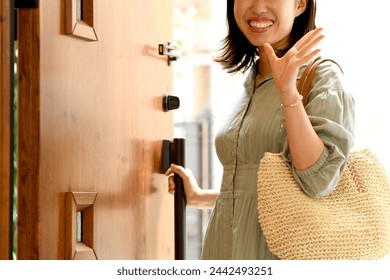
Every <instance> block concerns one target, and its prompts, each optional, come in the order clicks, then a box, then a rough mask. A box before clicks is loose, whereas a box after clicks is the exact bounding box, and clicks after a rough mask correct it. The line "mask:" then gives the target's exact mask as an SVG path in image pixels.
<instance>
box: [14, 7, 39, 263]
mask: <svg viewBox="0 0 390 280" xmlns="http://www.w3.org/2000/svg"><path fill="white" fill-rule="evenodd" d="M39 12H40V10H39V8H28V9H18V23H17V26H18V61H19V62H22V61H28V63H19V65H18V95H19V96H18V123H19V124H22V125H19V126H18V213H23V215H18V229H17V230H18V234H17V241H18V246H17V257H18V259H20V260H24V259H28V260H37V259H39V244H40V238H39V229H40V227H39V191H40V190H39V186H40V185H39V160H40V158H39V151H40V142H39V140H40V139H39V131H40V114H39V111H40V110H39V108H40V102H39V101H40V67H39V66H40V26H39V22H40V21H39ZM32 201H34V202H35V203H31V202H32Z"/></svg>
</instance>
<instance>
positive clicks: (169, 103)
mask: <svg viewBox="0 0 390 280" xmlns="http://www.w3.org/2000/svg"><path fill="white" fill-rule="evenodd" d="M179 107H180V99H179V97H177V96H173V95H165V96H164V97H163V110H164V112H168V111H170V110H176V109H178V108H179Z"/></svg>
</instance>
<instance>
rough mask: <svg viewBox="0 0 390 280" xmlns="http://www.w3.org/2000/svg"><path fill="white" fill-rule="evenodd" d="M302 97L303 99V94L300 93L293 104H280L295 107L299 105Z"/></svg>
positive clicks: (283, 106)
mask: <svg viewBox="0 0 390 280" xmlns="http://www.w3.org/2000/svg"><path fill="white" fill-rule="evenodd" d="M302 99H303V96H302V95H298V99H297V101H295V103H293V104H291V105H284V104H280V106H281V107H282V108H294V107H297V106H298V105H299V103H301V101H302Z"/></svg>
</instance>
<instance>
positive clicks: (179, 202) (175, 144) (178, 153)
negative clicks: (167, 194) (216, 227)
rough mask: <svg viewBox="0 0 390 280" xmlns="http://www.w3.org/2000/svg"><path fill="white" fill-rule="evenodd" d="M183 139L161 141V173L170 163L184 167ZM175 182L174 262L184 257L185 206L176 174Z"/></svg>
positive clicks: (178, 177)
mask: <svg viewBox="0 0 390 280" xmlns="http://www.w3.org/2000/svg"><path fill="white" fill-rule="evenodd" d="M185 153H186V151H185V139H183V138H175V139H173V141H171V140H163V160H162V162H163V166H162V169H163V173H165V172H166V171H167V170H168V168H169V166H170V165H171V163H174V164H177V165H181V166H183V167H185ZM174 181H175V197H174V208H175V210H174V212H175V260H185V257H186V236H187V234H186V206H187V201H186V197H185V193H184V185H183V180H182V179H181V177H180V176H179V175H177V174H175V175H174Z"/></svg>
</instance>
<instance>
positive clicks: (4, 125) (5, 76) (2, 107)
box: [0, 1, 13, 260]
mask: <svg viewBox="0 0 390 280" xmlns="http://www.w3.org/2000/svg"><path fill="white" fill-rule="evenodd" d="M10 25H11V19H10V1H1V3H0V126H1V127H0V225H1V227H0V260H6V259H8V258H9V257H10V256H9V255H10V254H9V253H10V246H11V244H10V227H11V223H10V187H11V175H10V169H11V162H10V155H11V148H10V145H11V144H10V137H11V136H10V135H11V128H10V109H11V108H10V96H11V87H10V85H11V84H10V80H11V79H12V78H13V73H11V63H13V62H12V61H11V47H10V46H11V40H12V38H11V33H10V30H11V29H10Z"/></svg>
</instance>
